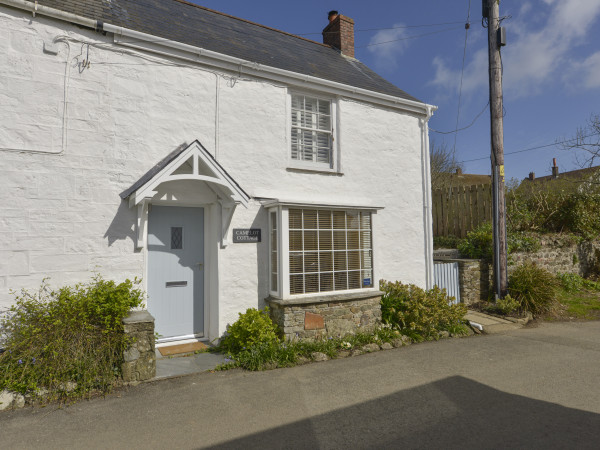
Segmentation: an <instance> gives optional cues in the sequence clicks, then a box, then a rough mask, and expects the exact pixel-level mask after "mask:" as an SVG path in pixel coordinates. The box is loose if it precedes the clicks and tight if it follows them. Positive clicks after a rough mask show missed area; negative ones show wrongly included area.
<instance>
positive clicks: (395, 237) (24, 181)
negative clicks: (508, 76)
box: [0, 6, 426, 339]
mask: <svg viewBox="0 0 600 450" xmlns="http://www.w3.org/2000/svg"><path fill="white" fill-rule="evenodd" d="M64 35H68V36H70V37H71V38H74V39H83V40H89V41H94V42H99V43H111V42H112V36H111V35H110V34H109V35H107V36H103V35H101V34H98V33H95V32H92V31H89V30H84V29H82V28H78V27H75V26H72V25H69V24H66V23H64V22H59V21H56V20H53V19H48V18H44V17H36V18H35V19H32V18H31V14H26V13H22V12H19V11H17V10H14V9H8V8H6V7H4V6H0V79H2V80H5V81H4V82H3V83H0V103H1V104H2V111H0V121H1V123H2V127H0V261H8V258H17V260H15V261H16V263H15V264H14V267H15V268H14V269H13V268H12V266H13V263H10V266H11V268H10V271H11V272H9V269H8V267H7V266H6V263H5V265H4V266H2V265H0V267H3V268H4V269H2V270H5V271H6V272H7V273H4V272H2V273H0V277H5V278H4V279H5V285H4V286H3V285H2V284H1V283H0V308H2V307H5V306H8V305H10V304H11V303H12V302H13V301H14V299H13V297H12V296H11V295H10V294H9V292H8V291H9V289H16V290H19V289H20V288H21V287H26V288H30V289H31V288H35V287H37V286H39V283H40V282H41V279H42V278H43V277H44V276H46V275H51V276H52V279H51V282H52V284H53V286H55V287H57V285H60V284H69V283H75V282H81V281H87V280H88V279H89V277H90V276H91V275H92V272H93V271H98V272H99V273H101V274H102V275H103V276H104V277H105V278H112V279H115V280H117V281H122V280H123V279H125V278H127V277H129V278H133V277H135V276H137V277H143V276H144V275H145V273H144V270H145V269H144V268H145V264H146V261H145V252H144V251H137V250H135V239H136V226H135V224H136V220H137V212H136V211H135V210H134V209H129V207H128V205H127V202H122V201H121V199H120V197H119V193H120V192H122V191H123V190H125V189H127V188H128V187H129V186H130V185H131V184H132V183H133V182H135V181H136V180H137V179H138V178H139V177H141V176H142V175H143V174H144V173H145V172H146V171H148V170H149V169H150V168H152V167H153V166H154V165H155V164H156V163H157V162H159V161H160V160H161V159H162V158H164V157H165V156H166V155H167V154H168V153H169V152H171V151H172V150H173V149H175V148H177V147H178V146H179V145H181V144H182V143H184V142H187V143H188V144H189V143H191V142H192V141H193V140H195V139H198V140H199V141H200V142H201V143H202V144H203V145H204V146H205V147H206V148H207V150H208V151H209V152H210V153H211V154H212V155H213V156H215V157H216V158H217V159H218V161H219V163H221V164H222V165H223V167H224V168H225V169H226V170H227V172H228V173H229V174H230V175H231V176H232V177H233V178H234V179H235V181H236V182H237V183H239V185H240V186H241V187H242V188H243V189H244V190H246V192H248V193H249V194H250V195H254V196H259V195H260V196H264V197H273V198H285V197H289V196H294V197H299V198H302V199H303V200H306V201H312V200H316V199H319V198H321V197H323V196H329V197H331V196H335V197H336V198H339V199H340V202H344V201H345V202H346V203H351V202H352V201H353V200H354V199H357V198H360V199H367V200H368V201H369V202H370V203H371V204H372V205H378V206H379V205H380V206H384V207H385V209H383V210H381V211H379V212H377V214H376V217H375V219H374V223H375V224H376V225H375V230H374V234H375V247H374V255H375V264H376V265H375V277H376V280H377V279H379V278H386V279H389V280H395V279H400V280H402V281H405V282H411V283H416V284H418V285H421V286H424V284H425V261H426V257H425V244H424V240H425V234H424V219H423V193H422V185H423V183H422V167H421V151H422V148H421V139H422V136H421V128H420V123H419V119H418V118H417V117H415V116H413V115H410V114H407V113H402V112H399V111H394V110H391V109H387V108H381V107H376V106H373V105H367V104H365V103H360V102H357V101H350V100H346V99H343V98H340V99H337V100H336V101H337V109H338V117H339V121H340V126H339V127H338V128H339V129H338V130H336V134H335V137H336V142H337V144H338V145H339V146H340V149H341V159H340V166H341V172H342V173H343V175H339V176H338V175H331V174H321V173H310V172H299V171H291V170H288V159H289V146H290V142H289V141H290V138H289V129H288V124H287V123H288V114H289V113H288V111H287V109H286V108H287V106H286V105H287V100H288V89H287V87H286V86H284V85H282V84H280V83H273V82H266V81H264V80H258V79H254V80H252V79H246V78H247V77H244V79H237V80H236V81H235V83H233V82H231V76H235V74H226V75H227V78H224V77H223V76H222V75H218V76H219V84H220V89H219V91H218V92H219V94H218V95H219V97H218V103H219V109H218V115H217V113H216V112H217V109H216V105H217V97H216V83H217V75H215V74H214V73H212V72H211V71H210V70H206V69H203V68H201V67H199V66H190V67H188V68H181V67H174V66H173V65H172V64H171V62H170V61H169V64H166V65H164V66H163V65H160V62H161V61H163V62H164V61H166V60H165V59H161V57H159V56H156V55H150V56H149V58H150V59H153V60H154V61H150V60H149V59H148V58H140V57H138V56H135V55H134V54H135V53H136V51H135V50H129V49H125V48H123V47H118V46H115V45H107V46H102V47H90V60H91V62H92V64H91V66H90V68H89V69H86V70H84V71H83V72H82V73H79V70H78V68H77V67H71V66H69V69H68V86H69V88H68V91H67V95H68V109H67V120H66V124H67V125H66V126H67V128H66V131H67V136H68V140H67V146H66V149H65V151H64V153H62V154H60V155H56V154H40V153H16V152H7V151H6V150H5V149H6V148H20V149H29V150H35V151H42V152H60V151H61V150H62V137H63V130H62V120H63V107H64V87H65V82H66V81H67V80H66V79H65V76H64V68H65V61H66V60H67V45H66V43H60V44H59V53H58V55H56V56H52V55H48V54H45V53H43V43H44V42H51V41H52V40H53V39H54V38H55V37H56V36H64ZM2 37H5V38H6V39H4V40H3V39H1V38H2ZM69 45H70V46H71V54H70V55H71V56H70V57H71V58H73V57H74V56H75V55H77V53H76V52H79V50H80V44H78V43H74V42H71V43H70V44H69ZM103 63H110V64H103ZM217 130H218V136H217V138H218V147H216V142H217V139H216V136H215V134H216V133H217ZM375 181H376V182H375ZM163 188H164V186H163V187H162V188H161V189H163ZM186 189H187V190H186ZM159 191H160V192H159V195H158V196H157V197H156V199H157V200H158V199H159V198H160V199H165V198H167V197H168V196H169V195H172V194H173V192H170V193H168V192H165V191H164V189H163V190H162V191H161V190H160V189H159ZM176 196H177V201H179V202H180V203H186V202H193V203H195V204H197V203H205V204H208V205H210V204H214V201H215V198H214V194H212V191H208V190H206V189H204V190H202V189H200V188H198V189H195V190H193V189H192V190H190V188H189V185H188V187H186V188H182V189H180V190H179V191H178V192H177V195H176ZM207 210H210V208H209V207H207ZM231 228H261V229H262V235H263V242H261V243H259V244H230V245H229V246H228V247H227V248H224V249H221V248H220V246H219V244H218V243H217V242H215V243H214V247H218V250H216V252H217V253H216V256H217V257H218V275H217V276H216V278H215V279H216V283H215V289H216V293H217V294H216V295H218V299H219V300H218V304H211V308H212V309H211V310H210V312H209V315H210V317H211V318H212V319H211V320H213V323H212V326H211V329H210V333H211V335H210V336H209V337H210V338H211V339H214V338H216V337H218V336H219V335H220V334H222V332H223V331H224V330H225V327H226V325H227V324H228V323H232V322H234V321H235V320H236V319H237V315H238V313H239V312H240V311H244V310H245V309H246V308H249V307H262V306H264V303H263V299H264V298H265V297H267V296H268V295H269V289H268V284H267V283H268V262H267V261H268V241H267V236H268V222H267V214H266V212H265V211H264V209H262V208H261V205H260V203H259V202H258V201H251V202H250V204H249V206H248V208H247V209H246V208H244V207H243V206H238V207H237V209H236V211H235V214H234V216H233V220H232V224H231ZM11 241H12V242H11ZM19 252H21V253H19ZM26 252H29V255H28V257H29V269H30V271H31V273H30V274H29V275H27V274H26V273H24V268H25V259H24V258H25V255H26V254H27V253H26ZM15 253H18V255H17V256H15V255H14V254H15ZM17 262H18V263H17ZM9 273H13V274H14V275H9ZM376 280H375V281H376ZM207 301H208V300H207ZM211 301H212V300H211Z"/></svg>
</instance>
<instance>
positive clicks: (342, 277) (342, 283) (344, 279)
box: [333, 272, 348, 291]
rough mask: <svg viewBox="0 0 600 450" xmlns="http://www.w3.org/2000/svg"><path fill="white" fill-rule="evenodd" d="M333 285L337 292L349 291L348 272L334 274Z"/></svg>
mask: <svg viewBox="0 0 600 450" xmlns="http://www.w3.org/2000/svg"><path fill="white" fill-rule="evenodd" d="M333 284H334V289H335V290H336V291H343V290H344V289H348V273H347V272H335V273H334V274H333Z"/></svg>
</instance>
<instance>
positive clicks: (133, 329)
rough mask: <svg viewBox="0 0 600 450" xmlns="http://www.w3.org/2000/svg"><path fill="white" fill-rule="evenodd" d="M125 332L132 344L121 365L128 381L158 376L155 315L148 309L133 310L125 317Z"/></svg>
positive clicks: (124, 378)
mask: <svg viewBox="0 0 600 450" xmlns="http://www.w3.org/2000/svg"><path fill="white" fill-rule="evenodd" d="M123 328H124V329H125V334H127V335H128V336H129V337H130V338H131V344H130V346H129V348H128V349H127V350H126V351H125V353H124V355H123V356H124V362H123V364H122V366H121V370H122V372H123V381H124V382H126V383H132V382H138V381H144V380H149V379H151V378H154V377H155V376H156V354H155V346H154V317H152V316H151V315H150V313H149V312H148V311H133V312H132V313H130V314H129V316H127V317H125V318H124V319H123Z"/></svg>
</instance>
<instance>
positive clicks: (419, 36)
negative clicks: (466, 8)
mask: <svg viewBox="0 0 600 450" xmlns="http://www.w3.org/2000/svg"><path fill="white" fill-rule="evenodd" d="M459 29H462V27H458V28H457V27H453V28H445V29H443V30H438V31H432V32H431V33H423V34H415V35H412V36H407V37H403V38H399V39H392V40H390V41H383V42H375V43H373V44H367V45H361V46H359V47H354V48H366V47H373V46H375V45H383V44H389V43H391V42H398V41H407V40H409V39H417V38H421V37H425V36H431V35H433V34H439V33H444V32H446V31H454V30H459Z"/></svg>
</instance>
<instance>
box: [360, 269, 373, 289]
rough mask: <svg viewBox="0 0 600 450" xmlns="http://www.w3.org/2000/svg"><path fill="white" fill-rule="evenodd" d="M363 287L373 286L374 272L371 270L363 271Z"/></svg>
mask: <svg viewBox="0 0 600 450" xmlns="http://www.w3.org/2000/svg"><path fill="white" fill-rule="evenodd" d="M362 287H363V288H369V287H373V278H372V272H371V271H370V270H363V271H362Z"/></svg>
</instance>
